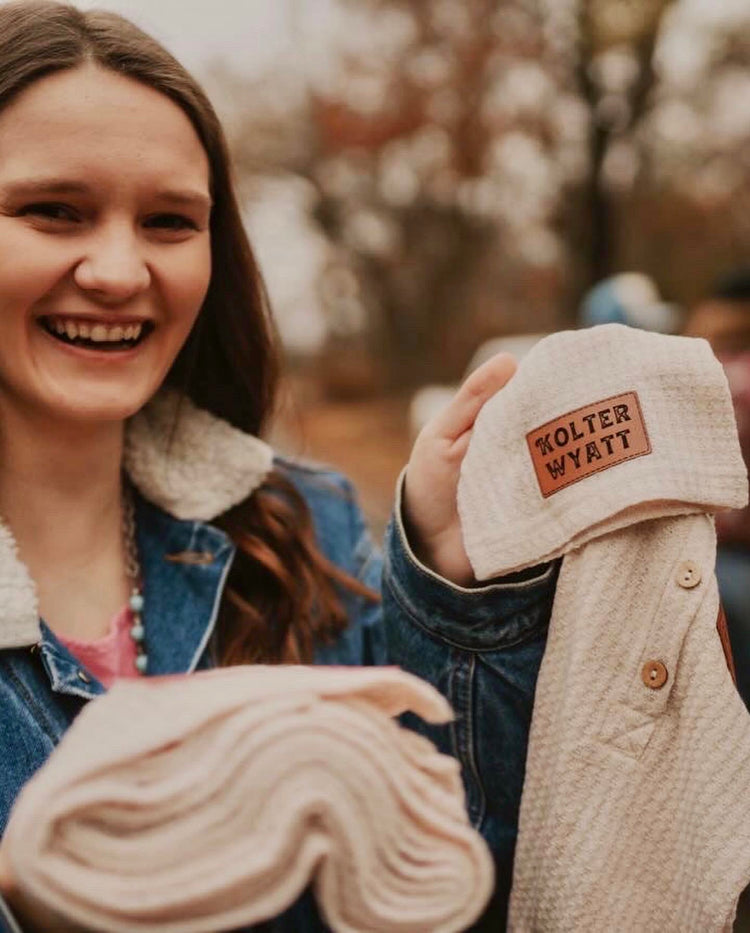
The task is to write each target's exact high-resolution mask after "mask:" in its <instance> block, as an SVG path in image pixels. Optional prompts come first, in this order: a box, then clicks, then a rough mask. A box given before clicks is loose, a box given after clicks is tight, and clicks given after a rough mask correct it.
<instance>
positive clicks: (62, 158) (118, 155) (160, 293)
mask: <svg viewBox="0 0 750 933" xmlns="http://www.w3.org/2000/svg"><path fill="white" fill-rule="evenodd" d="M50 136H51V137H52V138H54V139H55V141H56V144H55V146H54V148H52V147H50V146H49V145H48V139H49V138H50ZM134 141H137V142H136V144H135V145H133V142H134ZM181 191H182V192H184V193H180V192H181ZM175 201H179V211H180V212H179V213H178V212H177V208H176V207H175ZM210 203H211V197H210V193H209V167H208V158H207V156H206V152H205V150H204V148H203V146H202V145H201V142H200V140H199V138H198V135H197V134H196V132H195V130H194V129H193V126H192V125H191V123H190V121H189V120H188V118H187V116H186V115H185V114H184V113H183V112H182V111H181V110H180V109H179V108H178V107H176V106H175V105H174V104H173V103H172V102H171V101H170V100H168V99H167V98H166V97H165V96H164V95H163V94H160V93H157V92H156V91H154V90H153V89H151V88H149V87H146V86H145V85H143V84H140V83H137V82H135V81H133V80H132V79H130V78H128V77H124V76H120V75H118V74H116V73H114V72H112V71H110V70H105V69H103V68H101V67H100V66H98V65H96V64H88V65H85V66H84V67H81V68H77V69H75V70H66V71H63V72H59V73H57V74H53V75H51V76H48V77H46V78H45V79H44V80H42V81H39V82H37V83H35V84H34V85H33V86H32V87H30V88H29V89H28V90H26V92H25V93H23V94H22V95H20V96H19V97H18V98H17V99H16V100H15V101H13V102H12V103H11V104H10V105H9V106H8V107H7V108H6V109H5V110H4V111H3V112H2V113H1V114H0V204H2V213H1V214H0V249H2V250H3V252H4V253H5V254H6V255H7V254H10V253H11V252H12V253H13V254H14V255H18V256H20V257H23V259H22V260H20V261H18V262H15V263H13V265H12V266H9V267H7V268H6V269H5V270H4V273H2V274H0V275H2V277H0V312H1V313H0V339H2V340H3V343H4V345H5V346H6V347H7V348H8V349H10V348H13V347H15V348H16V352H15V353H8V354H7V355H6V356H4V357H3V359H0V384H1V385H2V386H3V388H4V390H5V391H4V392H3V394H2V397H0V410H1V409H2V408H3V407H5V408H7V407H8V406H10V405H13V404H17V403H18V402H19V401H22V402H23V404H24V406H25V408H26V410H27V411H28V412H29V413H32V412H33V415H34V418H35V419H44V418H48V417H50V416H51V417H52V418H53V419H54V421H55V424H56V425H57V426H58V428H59V426H60V425H61V423H62V418H63V416H65V417H67V418H70V419H72V420H74V421H75V420H77V419H79V418H85V419H95V418H102V417H105V418H108V419H117V418H119V419H124V418H126V417H128V416H130V415H132V414H134V413H135V412H136V411H138V410H139V409H140V408H141V407H142V406H143V405H144V404H145V402H146V401H148V399H149V398H151V396H152V395H153V394H154V392H155V391H156V389H157V388H158V387H159V385H160V384H161V383H162V381H163V380H164V377H165V376H166V374H167V372H168V370H169V368H170V367H171V365H172V363H173V361H174V359H175V357H176V355H177V352H178V351H179V349H180V347H181V346H182V345H183V344H184V342H185V340H186V338H187V335H188V333H189V332H190V330H191V329H192V326H193V324H194V322H195V319H196V317H197V315H198V312H199V310H200V308H201V305H202V303H203V300H204V298H205V295H206V291H207V289H208V284H209V280H210V276H211V243H210V234H209V214H210ZM126 330H127V337H126ZM50 337H51V338H52V339H51V340H50V339H49V338H50ZM102 364H104V365H102Z"/></svg>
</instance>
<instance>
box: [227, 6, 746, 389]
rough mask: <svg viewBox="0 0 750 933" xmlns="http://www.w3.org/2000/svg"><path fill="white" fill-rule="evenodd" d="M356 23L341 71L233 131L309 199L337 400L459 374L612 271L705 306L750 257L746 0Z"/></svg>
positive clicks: (382, 16) (424, 14) (290, 84)
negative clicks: (490, 347)
mask: <svg viewBox="0 0 750 933" xmlns="http://www.w3.org/2000/svg"><path fill="white" fill-rule="evenodd" d="M340 8H341V10H342V12H341V17H342V22H341V28H340V30H339V32H340V38H339V40H338V42H337V44H336V46H335V48H334V50H333V52H332V53H331V57H330V58H331V61H330V63H329V67H328V69H327V70H326V71H325V73H324V74H323V76H322V77H321V76H317V77H316V78H314V79H313V80H310V81H309V82H308V81H307V79H306V78H304V79H303V77H302V76H301V72H300V71H294V69H291V70H287V71H285V73H284V75H283V78H281V77H274V78H272V79H271V80H269V81H268V82H267V84H266V86H265V89H263V88H261V87H258V88H256V89H255V92H254V98H253V101H254V103H253V107H252V108H249V109H248V108H245V109H244V111H243V116H242V118H241V119H240V120H239V121H238V122H237V124H236V125H235V128H234V129H235V132H234V133H233V139H234V145H235V150H236V152H237V155H238V160H239V164H240V167H241V169H242V170H243V173H244V175H245V176H246V177H247V178H250V180H251V182H252V184H251V185H250V186H249V187H248V190H252V186H253V184H254V183H255V182H254V178H255V176H256V175H257V173H259V172H260V173H262V172H268V171H269V170H273V171H276V172H278V171H279V170H281V171H283V172H287V173H290V174H291V175H294V176H295V177H297V178H299V177H300V176H301V177H303V178H304V179H305V180H306V181H307V183H308V188H307V189H306V190H308V193H309V196H306V203H307V204H308V209H309V211H310V213H311V216H312V218H313V220H314V222H315V224H316V225H317V226H318V229H319V230H321V231H323V232H324V234H325V237H326V239H327V242H328V243H329V245H330V253H329V256H328V261H327V262H326V263H324V266H323V271H322V273H321V275H320V277H319V282H318V288H317V292H318V294H317V295H316V300H318V301H319V302H320V306H321V307H322V309H323V313H324V314H325V315H326V318H327V329H328V332H329V340H328V345H327V351H326V353H325V354H324V367H323V372H324V374H325V378H326V379H327V380H328V382H329V384H330V385H331V386H333V387H336V386H338V388H339V389H346V390H351V391H354V390H356V389H357V387H358V386H359V387H360V388H365V387H372V386H374V385H378V384H380V385H388V386H391V387H393V386H401V387H403V386H409V385H415V384H418V383H421V382H423V381H425V380H435V379H439V380H447V379H453V378H455V377H456V376H457V375H458V374H459V373H460V372H461V370H462V369H463V367H464V365H465V363H466V361H467V360H468V358H469V356H470V355H471V353H472V351H473V350H474V348H475V347H476V345H477V344H478V343H479V342H480V341H481V340H482V339H484V338H486V337H489V336H496V335H498V334H506V333H514V332H519V331H531V330H533V331H539V330H547V329H553V328H556V327H560V326H566V325H569V324H570V323H572V321H573V320H574V314H575V310H576V306H577V303H578V298H579V296H580V294H581V293H582V292H583V290H584V289H585V288H587V287H588V286H589V285H591V284H592V283H593V282H595V281H597V280H598V279H600V278H602V277H603V276H605V275H608V274H610V273H612V272H615V271H621V270H622V269H623V268H627V267H635V268H640V269H643V270H644V271H648V272H651V274H652V275H653V276H654V277H655V279H656V280H657V282H658V283H659V284H660V285H661V286H662V290H663V291H665V292H666V293H667V294H668V295H669V296H670V297H673V298H678V299H684V300H689V299H690V298H691V297H693V296H694V295H695V294H696V293H697V291H698V290H699V289H700V288H702V287H703V285H704V284H705V281H706V279H707V278H709V277H710V276H712V275H713V274H715V273H716V272H717V271H719V270H720V268H721V266H722V265H725V264H726V263H727V262H728V261H729V259H730V258H731V257H733V256H739V254H740V253H741V251H742V250H743V249H746V247H747V242H748V234H749V233H750V220H748V218H749V217H750V210H748V207H750V203H749V201H750V195H749V194H748V179H750V145H748V144H750V104H748V103H747V102H748V101H750V39H748V35H750V7H748V4H747V2H746V0H724V2H723V3H722V4H721V5H719V6H717V5H714V6H712V7H709V6H708V4H705V3H699V2H697V0H340ZM743 102H745V103H743ZM290 115H291V117H290ZM722 211H726V218H724V217H722V213H721V212H722ZM719 218H722V220H721V222H720V223H717V224H716V230H713V229H712V227H711V223H712V219H713V221H714V223H716V221H718V219H719ZM363 374H364V375H363Z"/></svg>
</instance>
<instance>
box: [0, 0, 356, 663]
mask: <svg viewBox="0 0 750 933" xmlns="http://www.w3.org/2000/svg"><path fill="white" fill-rule="evenodd" d="M87 62H90V63H93V64H96V65H98V66H99V67H101V68H106V69H109V70H111V71H114V72H117V73H119V74H122V75H125V76H127V77H130V78H132V79H133V80H135V81H139V82H140V83H142V84H145V85H147V86H149V87H151V88H153V89H155V90H157V91H159V92H161V93H162V94H164V95H165V96H167V97H168V98H170V99H171V100H172V101H173V102H174V103H175V104H176V105H177V106H178V107H180V108H181V109H182V110H183V112H184V113H185V114H186V115H187V117H188V118H189V119H190V121H191V123H192V125H193V127H194V128H195V131H196V133H197V134H198V137H199V138H200V140H201V142H202V144H203V147H204V149H205V151H206V153H207V155H208V160H209V165H210V182H211V194H212V197H213V202H214V203H213V209H212V213H211V254H212V268H213V273H212V276H211V281H210V284H209V288H208V292H207V294H206V298H205V300H204V303H203V307H202V308H201V312H200V314H199V316H198V320H197V321H196V324H195V327H194V328H193V331H192V332H191V334H190V336H189V338H188V340H187V342H186V343H185V345H184V347H183V348H182V350H181V351H180V353H179V355H178V356H177V358H176V360H175V362H174V364H173V366H172V368H171V370H170V371H169V373H168V375H167V379H166V381H167V383H169V384H170V385H171V386H173V387H175V388H177V389H179V390H180V391H182V392H184V393H185V394H186V395H187V396H188V397H189V398H190V399H191V400H192V401H193V402H194V403H195V404H196V405H198V406H199V407H200V408H204V409H206V410H208V411H210V412H212V413H214V414H215V415H217V416H219V417H220V418H224V419H225V420H227V421H229V422H230V423H231V424H233V425H235V426H236V427H238V428H240V429H242V430H243V431H247V432H249V433H251V434H256V435H257V434H259V433H260V432H261V431H262V429H263V427H264V424H265V422H266V420H267V419H268V417H269V415H270V414H271V412H272V409H273V403H274V395H275V390H276V385H277V381H278V376H279V364H278V353H277V346H276V339H275V334H274V329H273V326H272V323H271V318H270V314H269V307H268V300H267V296H266V293H265V289H264V286H263V281H262V278H261V275H260V272H259V270H258V266H257V263H256V261H255V258H254V256H253V253H252V250H251V248H250V244H249V242H248V240H247V236H246V234H245V230H244V227H243V224H242V220H241V216H240V211H239V207H238V204H237V199H236V196H235V192H234V187H233V183H232V177H231V167H230V165H231V163H230V157H229V151H228V147H227V143H226V139H225V136H224V133H223V130H222V128H221V124H220V122H219V120H218V117H217V116H216V113H215V111H214V109H213V107H212V105H211V103H210V101H209V100H208V98H207V97H206V95H205V93H204V92H203V90H202V89H201V88H200V86H199V85H198V84H197V82H196V81H195V79H194V78H193V77H192V76H191V75H190V74H189V73H188V72H187V71H186V70H185V69H184V68H183V67H182V65H180V63H179V62H178V61H177V60H176V59H175V58H174V57H173V56H172V55H170V54H169V52H167V51H166V50H165V49H164V48H163V47H162V46H161V45H160V44H159V43H158V42H156V41H155V40H154V39H152V38H151V37H150V36H148V35H147V34H146V33H144V32H142V31H141V30H140V29H138V27H136V26H135V25H134V24H133V23H131V22H130V21H129V20H127V19H125V18H124V17H121V16H118V15H117V14H115V13H110V12H105V11H102V10H92V11H88V12H83V11H81V10H78V9H76V8H75V7H73V6H70V5H68V4H64V3H56V2H50V0H20V2H14V3H9V4H6V5H4V6H0V110H2V108H4V107H5V106H7V105H8V104H9V103H10V102H11V100H12V99H13V98H14V97H15V96H16V95H18V94H19V93H21V92H22V91H23V90H24V89H25V88H26V87H28V86H30V85H31V84H33V83H34V82H35V81H38V80H40V79H42V78H44V77H46V76H47V75H50V74H53V73H55V72H59V71H64V70H68V69H73V68H78V67H80V66H82V65H84V64H85V63H87ZM216 524H218V525H219V526H221V527H223V528H224V529H225V530H226V532H227V533H228V534H229V535H230V537H231V538H232V539H233V541H234V542H235V544H236V545H237V555H236V558H235V562H234V564H233V567H232V570H231V572H230V575H229V579H228V581H227V587H226V589H225V592H224V599H223V602H222V606H221V608H220V612H219V620H218V628H217V637H216V644H217V648H218V654H219V659H220V661H221V663H239V662H241V661H266V662H274V661H283V662H300V661H301V662H307V661H311V660H312V656H313V648H314V646H315V644H316V643H317V642H321V641H323V642H326V641H331V640H333V639H334V638H335V636H336V634H337V633H338V632H340V631H341V630H342V629H343V628H344V627H345V625H346V616H345V612H344V609H343V607H342V603H341V600H340V587H341V586H344V587H345V588H348V589H349V590H352V591H354V592H356V593H358V594H359V595H361V596H365V597H368V598H372V596H373V594H372V593H371V592H370V591H369V590H367V588H366V587H364V586H363V585H361V584H359V583H358V582H357V581H356V580H354V579H353V578H352V577H349V576H348V575H347V574H345V573H344V572H343V571H341V570H339V569H338V568H336V567H335V566H334V565H333V564H331V563H330V562H329V561H328V560H327V559H326V558H325V557H324V556H323V554H322V553H321V552H320V551H319V549H318V547H317V544H316V541H315V534H314V529H313V526H312V520H311V516H310V512H309V509H308V508H307V505H306V503H305V500H304V498H303V497H302V496H301V495H300V493H299V492H298V491H297V490H296V489H295V487H294V485H293V484H292V483H291V482H290V481H289V480H288V479H287V478H285V477H284V476H283V475H282V474H281V473H280V472H278V471H274V472H272V473H271V474H270V475H269V477H268V478H267V480H266V481H265V483H264V484H263V485H262V486H261V487H260V488H259V489H258V490H256V491H255V492H254V493H253V495H252V496H251V497H250V498H249V499H248V500H246V501H245V502H244V503H242V504H241V505H239V506H237V507H235V508H234V509H232V510H231V511H230V512H228V513H226V514H225V515H223V516H221V517H220V518H219V519H217V521H216Z"/></svg>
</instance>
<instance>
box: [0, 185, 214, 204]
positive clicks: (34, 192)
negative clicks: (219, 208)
mask: <svg viewBox="0 0 750 933" xmlns="http://www.w3.org/2000/svg"><path fill="white" fill-rule="evenodd" d="M0 187H2V190H3V192H4V194H5V195H6V197H8V196H9V197H36V196H39V195H50V194H58V195H62V194H91V192H92V188H91V186H90V185H88V184H87V183H86V182H84V181H78V180H75V179H68V178H42V179H36V178H29V179H18V180H16V181H10V182H7V183H6V184H4V185H2V186H0ZM155 197H156V198H157V199H158V200H160V201H167V202H170V203H172V204H178V205H184V206H188V207H196V208H202V209H204V210H210V208H211V206H212V200H211V198H210V196H209V195H208V194H205V193H203V192H201V191H193V190H191V189H182V188H180V189H172V188H167V189H164V190H163V191H157V192H155Z"/></svg>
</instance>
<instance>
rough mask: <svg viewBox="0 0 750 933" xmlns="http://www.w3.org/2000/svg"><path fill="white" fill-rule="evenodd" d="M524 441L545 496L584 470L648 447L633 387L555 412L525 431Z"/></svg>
mask: <svg viewBox="0 0 750 933" xmlns="http://www.w3.org/2000/svg"><path fill="white" fill-rule="evenodd" d="M526 443H527V444H528V446H529V452H530V454H531V462H532V463H533V464H534V472H535V473H536V478H537V482H538V483H539V489H540V491H541V493H542V495H543V496H544V498H545V499H546V498H548V497H549V496H552V495H554V494H555V493H556V492H559V491H560V490H561V489H564V488H565V487H566V486H571V485H572V484H573V483H577V482H579V480H582V479H585V478H586V477H587V476H591V475H592V474H594V473H601V472H602V471H603V470H608V469H609V468H610V467H613V466H617V464H618V463H624V462H625V461H626V460H634V459H635V458H636V457H644V456H646V455H647V454H650V453H651V441H650V440H649V436H648V432H647V430H646V422H645V421H644V419H643V412H642V410H641V405H640V402H639V401H638V393H637V392H624V393H623V394H622V395H612V396H610V397H609V398H605V399H602V400H601V401H598V402H592V403H591V404H590V405H584V406H583V407H582V408H576V409H575V410H574V411H569V412H568V413H567V414H565V415H559V416H558V417H557V418H554V419H553V420H552V421H547V422H546V423H545V424H543V425H541V427H538V428H535V429H534V430H533V431H529V433H528V434H527V435H526Z"/></svg>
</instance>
